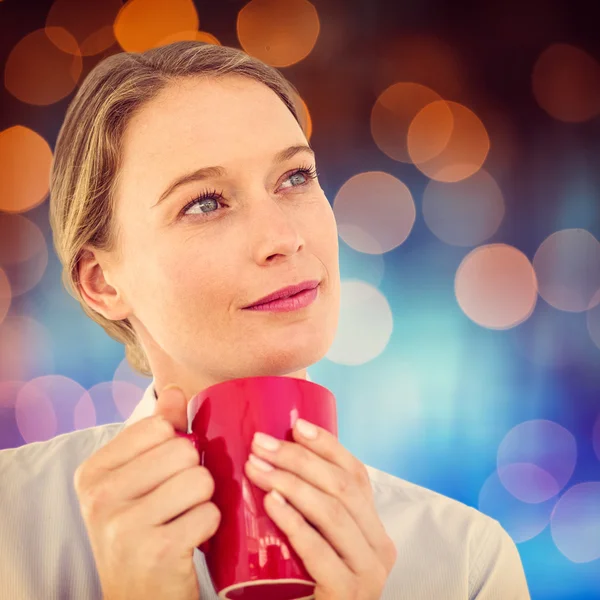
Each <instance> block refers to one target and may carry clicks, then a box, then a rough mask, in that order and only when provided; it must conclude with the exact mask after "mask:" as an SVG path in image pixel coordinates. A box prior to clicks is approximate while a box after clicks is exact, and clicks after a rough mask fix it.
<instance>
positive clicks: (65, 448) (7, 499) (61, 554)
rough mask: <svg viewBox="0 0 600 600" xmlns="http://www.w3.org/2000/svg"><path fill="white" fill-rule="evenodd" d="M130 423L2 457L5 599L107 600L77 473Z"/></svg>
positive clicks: (1, 590) (0, 566)
mask: <svg viewBox="0 0 600 600" xmlns="http://www.w3.org/2000/svg"><path fill="white" fill-rule="evenodd" d="M123 426H124V423H112V424H109V425H100V426H97V427H90V428H87V429H82V430H77V431H73V432H70V433H65V434H62V435H58V436H56V437H54V438H51V439H49V440H45V441H41V442H32V443H29V444H25V445H23V446H19V447H18V448H8V449H5V450H1V451H0V481H2V485H0V506H2V512H3V515H5V517H6V518H4V519H3V520H2V526H1V527H0V556H2V560H1V561H0V596H1V597H3V598H23V599H25V598H31V599H33V598H43V597H45V596H47V592H48V590H51V589H54V590H57V589H59V588H60V589H61V590H63V592H64V594H62V595H61V597H63V596H64V598H65V600H66V599H71V598H73V599H74V598H83V597H85V598H90V599H91V598H100V597H101V590H100V584H99V580H98V577H97V574H96V570H95V563H94V559H93V556H92V552H91V548H90V545H89V540H88V537H87V532H86V529H85V526H84V523H83V519H82V517H81V513H80V510H79V504H78V501H77V497H76V493H75V488H74V481H73V479H74V474H75V470H76V469H77V467H78V466H79V465H80V464H81V463H82V462H83V461H84V460H85V459H86V458H87V457H89V456H90V455H91V454H92V453H93V452H94V451H95V450H96V449H98V448H100V447H101V446H102V445H103V444H105V443H107V442H108V441H109V440H110V439H112V438H113V437H114V436H115V435H116V434H117V433H118V432H119V431H120V430H121V429H122V428H123Z"/></svg>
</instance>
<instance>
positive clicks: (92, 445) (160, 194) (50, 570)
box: [0, 42, 529, 600]
mask: <svg viewBox="0 0 600 600" xmlns="http://www.w3.org/2000/svg"><path fill="white" fill-rule="evenodd" d="M295 94H296V91H295V89H294V88H293V86H292V85H291V84H290V83H289V82H287V81H286V80H285V79H284V78H283V76H282V75H281V74H280V72H279V71H277V70H276V69H274V68H271V67H269V66H268V65H265V64H263V63H262V62H260V61H258V60H256V59H254V58H251V57H249V56H248V55H246V54H245V53H243V52H241V51H239V50H237V49H234V48H228V47H221V46H213V45H204V44H201V43H195V42H178V43H174V44H171V45H169V46H164V47H161V48H158V49H153V50H149V51H147V52H144V53H142V54H130V53H121V54H118V55H115V56H111V57H109V58H107V59H105V60H104V61H103V62H102V63H101V64H100V65H98V66H97V67H96V68H95V69H94V70H93V71H92V73H90V75H89V76H88V77H87V79H86V80H85V81H84V83H83V85H82V87H81V88H80V89H79V91H78V93H77V96H76V97H75V98H74V100H73V101H72V103H71V105H70V106H69V109H68V111H67V114H66V118H65V121H64V124H63V126H62V129H61V131H60V134H59V137H58V140H57V144H56V148H55V160H54V165H53V172H52V179H51V206H50V208H51V225H52V230H53V235H54V243H55V248H56V251H57V254H58V256H59V258H60V260H61V261H62V264H63V266H64V277H63V280H64V283H65V285H66V287H67V289H68V290H69V292H70V293H71V294H72V295H73V296H74V297H75V298H76V299H77V300H78V301H79V302H80V303H81V306H82V308H83V310H84V311H85V312H86V313H87V314H88V315H89V316H90V317H91V318H92V319H94V320H95V321H96V322H97V323H98V324H100V325H101V326H102V327H103V328H104V329H105V331H106V332H107V333H108V334H109V335H110V336H111V337H113V338H114V339H116V340H118V341H120V342H122V343H123V344H124V345H125V352H126V356H127V359H128V361H129V363H130V364H131V366H132V367H133V368H134V369H135V370H137V371H138V372H140V373H142V374H145V375H148V376H151V377H152V378H153V380H152V384H151V385H150V386H149V387H148V389H147V390H146V393H145V394H144V397H143V399H142V401H141V403H140V405H139V406H138V407H137V408H136V410H135V411H134V413H133V414H132V416H131V417H130V419H129V420H128V421H127V422H126V423H124V424H123V423H120V424H110V425H102V426H98V427H92V428H89V429H85V430H81V431H74V432H72V433H69V434H65V435H60V436H58V437H56V438H54V439H52V440H48V441H46V442H39V443H33V444H28V445H25V446H23V447H21V448H17V449H12V450H6V451H4V452H2V453H0V475H1V476H2V482H3V484H2V490H1V491H0V504H1V505H2V507H3V515H5V517H4V521H5V522H4V523H3V527H2V528H1V531H2V533H0V542H1V545H0V548H1V551H2V556H0V559H1V560H0V596H1V597H3V598H19V600H26V599H30V598H31V599H34V598H36V599H37V598H42V597H44V598H51V597H55V598H59V597H60V598H69V599H70V598H73V599H75V598H76V599H78V600H81V599H84V598H101V597H102V598H104V600H116V599H120V598H127V599H128V600H132V599H133V600H136V599H140V600H141V599H142V598H143V599H144V600H146V599H147V598H167V597H168V598H171V599H181V600H183V599H186V600H188V599H192V598H194V599H195V598H198V597H201V598H203V599H209V598H212V599H215V598H216V594H215V591H214V589H213V587H212V585H211V582H210V580H209V575H208V573H207V570H206V564H205V561H204V557H203V554H202V552H201V551H200V550H199V549H198V548H197V547H196V546H198V545H200V544H201V543H202V542H203V541H204V540H206V539H209V538H210V537H211V536H212V535H214V532H215V531H216V530H217V528H218V525H219V520H220V515H219V513H218V509H216V507H215V505H214V504H212V503H211V502H210V497H211V495H212V492H213V485H214V482H213V480H212V477H211V475H210V473H209V472H208V471H207V470H206V469H205V468H204V467H201V466H199V461H198V456H197V453H196V452H195V451H192V449H190V446H191V445H190V444H189V442H187V440H183V439H181V438H179V437H178V436H176V435H175V431H174V430H175V429H178V430H184V431H185V430H186V425H187V420H186V419H187V416H186V403H187V401H188V400H189V399H190V398H191V397H192V396H193V395H195V394H196V393H198V392H199V391H200V390H202V389H204V388H206V387H208V386H210V385H212V384H215V383H217V382H220V381H224V380H228V379H232V378H237V377H245V376H252V375H281V376H288V377H299V378H306V376H307V375H306V368H307V367H308V366H309V365H311V364H314V363H315V362H317V361H319V360H320V359H321V358H322V357H323V356H324V355H325V353H326V352H327V350H328V348H329V346H330V344H331V343H332V341H333V338H334V335H335V331H336V328H337V322H338V310H339V296H340V274H339V267H338V245H337V229H336V223H335V219H334V215H333V212H332V209H331V206H330V204H329V202H328V201H327V198H326V197H325V195H324V193H323V190H322V189H321V187H320V185H319V182H318V178H317V174H316V165H315V157H314V155H313V152H312V150H311V148H310V146H309V144H308V143H307V139H306V136H305V133H304V131H303V129H302V127H301V125H300V121H299V119H298V116H297V112H296V104H295V101H294V98H295V97H296V96H295ZM305 280H314V281H315V282H318V294H317V297H316V300H314V302H313V303H312V304H310V305H308V306H305V307H303V308H299V309H298V310H294V311H291V312H282V313H277V312H269V311H249V310H246V309H245V307H247V306H249V305H251V304H253V303H255V302H256V301H258V300H259V299H261V298H263V297H264V296H266V295H267V294H270V293H271V292H273V291H275V290H278V289H279V288H282V287H284V286H288V285H294V284H298V283H300V282H304V281H305ZM169 384H171V385H170V386H169ZM317 434H318V435H317V437H316V439H309V438H306V437H304V436H303V435H302V434H301V432H300V431H296V430H295V431H294V440H295V441H294V442H285V443H284V444H283V446H282V447H281V448H280V449H279V450H278V451H277V452H276V453H269V452H268V451H266V450H261V449H260V447H259V446H258V445H257V444H254V445H253V448H252V453H253V454H254V455H255V457H254V458H253V459H252V460H251V462H249V464H248V465H247V467H246V473H247V474H248V477H250V478H251V479H252V480H253V481H254V482H255V483H256V485H259V486H261V487H262V488H263V489H265V490H268V489H277V490H278V491H279V492H280V496H281V495H283V496H284V497H285V498H286V500H287V504H285V505H279V504H278V503H277V502H276V501H275V499H274V498H273V497H272V496H271V495H267V496H265V499H266V500H265V501H266V504H265V508H266V510H267V512H268V513H269V514H270V516H271V518H273V520H274V521H275V522H276V523H277V524H278V526H279V527H281V529H282V530H283V531H284V532H286V533H287V534H288V536H289V538H290V543H291V544H292V545H293V546H294V549H295V550H296V551H297V553H298V554H299V556H300V557H301V558H302V560H303V561H304V563H305V565H306V567H307V570H308V571H309V572H310V574H311V576H313V577H314V579H315V581H316V582H317V586H316V589H315V598H316V599H317V600H326V599H327V600H333V599H336V600H337V599H339V600H342V599H343V600H348V599H356V600H358V599H360V600H379V599H383V600H400V599H404V598H410V599H413V600H416V599H425V598H428V599H429V598H436V599H437V598H445V599H457V600H458V599H467V598H468V599H475V598H477V599H479V600H483V599H486V600H491V599H498V600H500V599H501V600H517V599H518V600H521V599H526V598H529V593H528V590H527V584H526V581H525V577H524V573H523V569H522V565H521V562H520V559H519V555H518V552H517V549H516V547H515V545H514V543H513V541H512V540H511V538H510V537H509V536H508V534H507V533H506V532H505V531H504V530H503V529H502V527H501V526H500V525H499V524H498V522H497V521H494V520H493V519H491V518H489V517H487V516H485V515H483V514H482V513H480V512H479V511H477V510H475V509H473V508H471V507H467V506H466V505H464V504H461V503H459V502H457V501H455V500H452V499H450V498H447V497H444V496H442V495H440V494H437V493H435V492H433V491H431V490H427V489H425V488H422V487H419V486H416V485H414V484H411V483H408V482H406V481H403V480H401V479H399V478H397V477H394V476H392V475H390V474H387V473H383V472H381V471H378V470H377V469H374V468H372V467H369V466H366V465H363V464H362V463H360V461H358V459H356V458H355V457H353V456H352V455H351V454H350V453H349V452H348V451H347V450H345V448H343V447H342V446H341V445H340V444H339V443H338V442H337V440H336V439H335V438H333V436H330V435H329V434H328V433H327V432H326V431H324V430H319V429H317ZM257 457H258V459H259V460H256V458H257ZM300 458H303V459H304V460H303V461H299V459H300ZM261 459H262V461H263V462H261ZM265 461H268V462H267V465H268V463H269V462H270V463H271V465H272V466H274V467H275V470H272V471H271V472H270V473H266V472H263V471H261V470H260V469H257V468H256V467H253V466H252V464H259V465H261V464H262V465H263V466H264V463H265ZM300 464H306V465H310V468H307V469H306V470H305V471H301V469H300V468H299V467H298V466H297V465H300ZM192 479H193V480H194V485H192V486H190V482H191V481H192ZM6 482H8V484H7V483H6ZM185 489H195V490H197V496H196V497H195V498H189V497H188V498H186V497H185V494H184V490H185ZM327 515H335V517H336V518H334V519H332V518H327ZM311 524H312V525H313V526H312V527H311Z"/></svg>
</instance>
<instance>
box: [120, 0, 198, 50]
mask: <svg viewBox="0 0 600 600" xmlns="http://www.w3.org/2000/svg"><path fill="white" fill-rule="evenodd" d="M199 26H200V20H199V18H198V13H197V12H196V7H195V6H194V3H193V2H192V0H130V1H129V2H127V3H126V4H124V5H123V7H122V8H121V10H120V11H119V14H118V15H117V18H116V19H115V24H114V33H115V38H116V39H117V42H119V45H120V46H121V48H123V50H125V51H126V52H144V51H145V50H149V49H150V48H156V47H158V46H162V45H163V40H165V38H167V37H168V36H170V35H174V34H177V33H181V32H190V31H197V30H198V28H199Z"/></svg>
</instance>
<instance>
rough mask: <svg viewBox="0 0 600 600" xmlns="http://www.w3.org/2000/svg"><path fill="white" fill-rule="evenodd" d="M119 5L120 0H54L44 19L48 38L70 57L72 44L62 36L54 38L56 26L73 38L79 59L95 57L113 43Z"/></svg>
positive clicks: (120, 4)
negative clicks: (66, 41)
mask: <svg viewBox="0 0 600 600" xmlns="http://www.w3.org/2000/svg"><path fill="white" fill-rule="evenodd" d="M121 6H122V3H121V1H120V0H102V2H81V0H54V3H53V4H52V6H51V7H50V10H49V11H48V16H47V17H46V27H47V33H48V37H49V38H50V39H51V40H52V42H53V43H54V44H55V45H56V46H57V47H58V48H60V49H61V50H62V51H63V52H67V53H69V54H70V53H71V52H72V50H73V48H72V45H70V44H66V43H65V40H64V37H63V36H61V35H56V28H58V27H60V28H62V29H63V30H64V29H66V30H67V31H68V32H69V33H70V34H71V35H72V36H73V37H74V38H75V40H76V41H77V44H78V49H79V50H80V51H81V54H82V55H83V56H92V55H95V54H99V53H100V52H102V51H104V50H106V49H107V48H110V46H112V45H113V44H114V43H115V36H114V33H113V27H112V26H113V22H114V20H115V17H116V16H117V14H118V12H119V10H120V8H121Z"/></svg>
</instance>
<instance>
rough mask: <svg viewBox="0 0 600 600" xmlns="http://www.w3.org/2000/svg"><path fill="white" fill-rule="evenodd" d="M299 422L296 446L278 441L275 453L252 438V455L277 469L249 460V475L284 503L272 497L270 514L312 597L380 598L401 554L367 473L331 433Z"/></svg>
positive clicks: (317, 599) (268, 498)
mask: <svg viewBox="0 0 600 600" xmlns="http://www.w3.org/2000/svg"><path fill="white" fill-rule="evenodd" d="M298 421H301V420H300V419H299V420H298ZM304 423H306V421H304ZM298 424H299V423H298V422H296V424H295V426H294V428H293V437H294V440H296V441H295V442H287V441H283V440H275V441H276V442H278V448H277V449H275V450H271V451H270V450H267V449H265V448H261V447H260V446H259V445H258V444H257V441H259V440H260V438H261V437H263V435H264V434H257V435H255V437H254V441H253V443H252V454H254V455H255V456H258V457H259V458H260V459H262V460H263V461H267V464H270V465H271V466H273V467H275V468H274V469H273V470H271V471H269V472H265V471H261V470H260V469H259V468H257V467H256V466H255V465H253V464H252V462H251V460H252V459H250V460H249V461H248V462H246V466H245V473H246V475H247V477H248V478H249V479H250V480H251V481H252V482H253V483H254V484H255V485H257V486H258V487H260V488H261V489H262V490H265V491H271V490H277V491H278V492H280V493H281V495H283V496H284V498H285V499H286V500H287V502H286V504H285V505H281V504H279V503H278V502H277V500H276V499H275V498H274V497H273V496H272V495H271V494H267V495H265V504H264V505H265V510H266V511H267V514H268V515H269V517H270V518H271V519H273V521H274V523H275V524H276V525H277V527H279V528H280V529H281V530H282V531H283V532H284V533H285V534H286V536H287V537H288V539H289V541H290V543H291V545H292V546H293V548H294V550H295V551H296V552H297V554H298V556H300V558H301V559H302V561H303V563H304V566H305V567H306V570H307V571H308V572H309V573H310V575H311V577H313V578H314V580H315V582H316V587H315V600H338V599H339V600H380V598H381V593H382V591H383V588H384V586H385V582H386V580H387V578H388V576H389V574H390V571H391V570H392V567H393V566H394V564H395V562H396V556H397V550H396V547H395V545H394V542H393V540H392V539H391V538H390V537H389V536H388V535H387V533H386V531H385V529H384V527H383V524H382V523H381V521H380V520H379V516H378V514H377V511H376V509H375V503H374V500H373V492H372V489H371V482H370V480H369V475H368V473H367V470H366V468H365V466H364V465H363V463H361V462H360V461H359V460H358V459H357V458H355V457H354V456H353V455H352V454H350V452H348V450H346V449H345V448H344V447H343V446H342V445H341V444H340V443H339V441H338V440H337V439H336V437H335V436H334V435H332V434H331V433H330V432H329V431H327V430H326V429H323V428H321V427H317V426H316V425H312V424H311V425H312V426H313V427H314V429H315V431H316V432H317V435H316V437H315V438H314V439H310V438H307V437H305V436H303V435H302V434H301V433H300V431H299V429H298ZM267 437H268V436H267ZM263 439H264V437H263ZM270 439H273V438H270ZM296 442H297V443H296ZM252 454H251V455H250V456H251V457H252Z"/></svg>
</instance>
